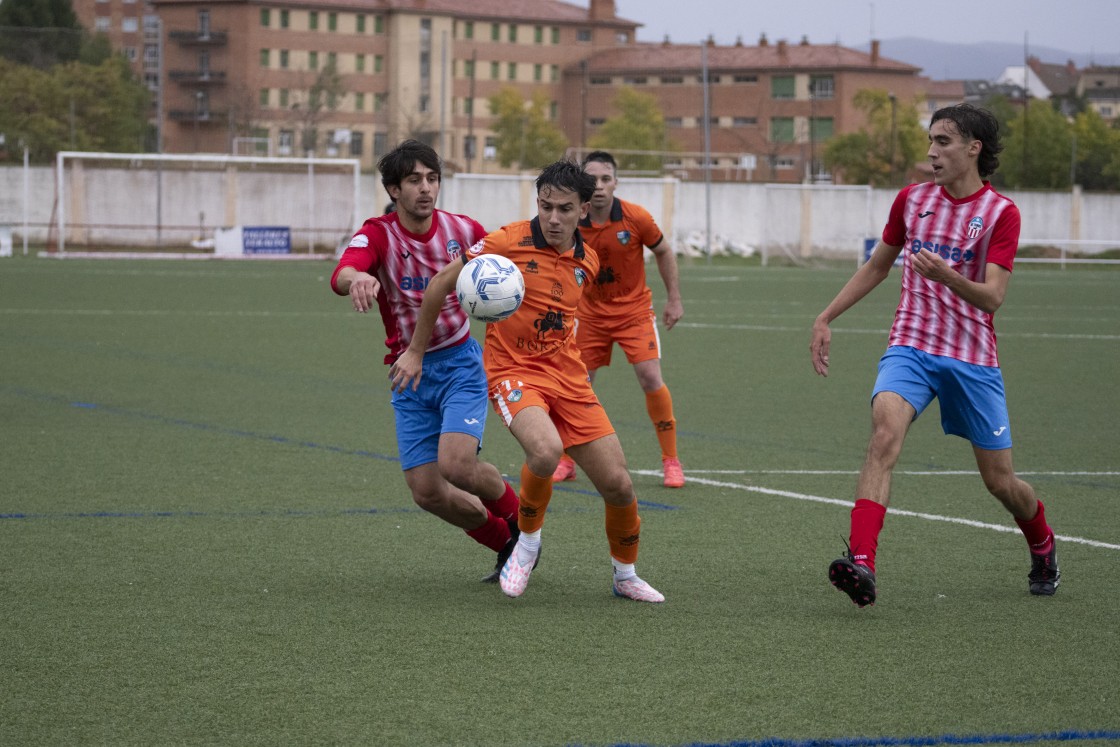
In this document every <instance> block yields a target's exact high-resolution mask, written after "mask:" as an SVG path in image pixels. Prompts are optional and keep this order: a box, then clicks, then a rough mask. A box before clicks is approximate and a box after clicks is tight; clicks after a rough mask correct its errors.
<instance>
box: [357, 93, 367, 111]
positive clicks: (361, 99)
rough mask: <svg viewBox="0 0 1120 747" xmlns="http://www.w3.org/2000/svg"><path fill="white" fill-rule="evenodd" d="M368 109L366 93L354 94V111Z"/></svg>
mask: <svg viewBox="0 0 1120 747" xmlns="http://www.w3.org/2000/svg"><path fill="white" fill-rule="evenodd" d="M365 110H366V95H365V94H364V93H355V94H354V111H356V112H364V111H365Z"/></svg>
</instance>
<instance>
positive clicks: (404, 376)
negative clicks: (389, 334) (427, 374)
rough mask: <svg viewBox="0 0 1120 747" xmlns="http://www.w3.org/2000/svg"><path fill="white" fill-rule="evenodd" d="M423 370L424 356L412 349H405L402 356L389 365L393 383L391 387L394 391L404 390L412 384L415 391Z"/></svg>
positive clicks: (390, 379)
mask: <svg viewBox="0 0 1120 747" xmlns="http://www.w3.org/2000/svg"><path fill="white" fill-rule="evenodd" d="M423 370H424V356H423V355H420V354H419V353H414V352H412V350H406V351H404V353H402V354H401V357H400V358H397V360H396V361H395V362H394V363H393V365H392V366H390V367H389V381H390V382H391V384H392V386H391V387H390V388H391V389H392V391H394V392H403V391H404V390H405V389H406V388H408V386H409V385H410V384H411V385H412V391H414V392H415V391H416V387H418V386H419V385H420V375H421V374H422V373H423Z"/></svg>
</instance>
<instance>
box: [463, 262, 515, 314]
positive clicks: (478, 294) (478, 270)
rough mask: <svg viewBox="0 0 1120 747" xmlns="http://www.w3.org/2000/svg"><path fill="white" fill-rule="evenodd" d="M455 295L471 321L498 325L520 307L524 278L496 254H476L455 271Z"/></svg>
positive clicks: (512, 264) (513, 266)
mask: <svg viewBox="0 0 1120 747" xmlns="http://www.w3.org/2000/svg"><path fill="white" fill-rule="evenodd" d="M455 295H456V296H457V297H458V298H459V305H460V306H462V307H463V311H465V312H467V315H468V316H470V318H471V319H477V320H478V321H480V322H487V323H491V322H500V321H502V320H503V319H505V318H507V317H509V316H511V315H512V314H513V312H515V311H517V309H518V307H520V306H521V300H522V299H523V298H525V278H523V277H522V276H521V270H519V269H517V265H515V264H514V263H513V262H511V261H510V260H508V259H506V258H505V257H503V256H501V255H500V254H480V255H479V256H477V257H475V258H474V259H472V260H471V261H470V262H467V263H466V264H465V265H463V269H462V270H460V271H459V279H458V280H456V281H455Z"/></svg>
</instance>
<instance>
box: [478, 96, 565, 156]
mask: <svg viewBox="0 0 1120 747" xmlns="http://www.w3.org/2000/svg"><path fill="white" fill-rule="evenodd" d="M548 109H549V101H548V94H546V93H545V92H544V91H541V90H537V91H535V92H534V93H533V98H532V99H531V100H529V101H525V100H524V99H523V98H522V97H521V93H520V92H518V91H517V89H515V88H512V87H506V88H503V89H502V90H500V91H498V92H497V93H496V94H494V95H493V96H491V97H490V113H491V114H493V116H494V123H493V125H492V129H493V130H494V134H495V136H496V137H497V150H498V162H499V163H501V164H502V166H504V167H509V166H510V165H511V164H513V163H515V162H516V163H517V165H518V167H519V168H521V169H524V170H529V169H537V168H540V167H542V166H546V165H548V164H550V163H552V162H553V161H555V160H556V159H558V158H561V157H562V156H563V155H564V150H565V149H566V148H567V147H568V140H567V138H565V137H564V133H562V132H561V131H560V128H558V127H557V126H556V123H555V122H553V121H552V119H551V118H550V117H549V113H548Z"/></svg>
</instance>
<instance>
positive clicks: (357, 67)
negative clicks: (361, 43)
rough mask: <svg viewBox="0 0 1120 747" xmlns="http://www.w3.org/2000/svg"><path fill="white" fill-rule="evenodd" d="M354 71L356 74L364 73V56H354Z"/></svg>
mask: <svg viewBox="0 0 1120 747" xmlns="http://www.w3.org/2000/svg"><path fill="white" fill-rule="evenodd" d="M354 71H355V72H358V73H364V72H365V71H366V56H365V55H364V54H356V55H354Z"/></svg>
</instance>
